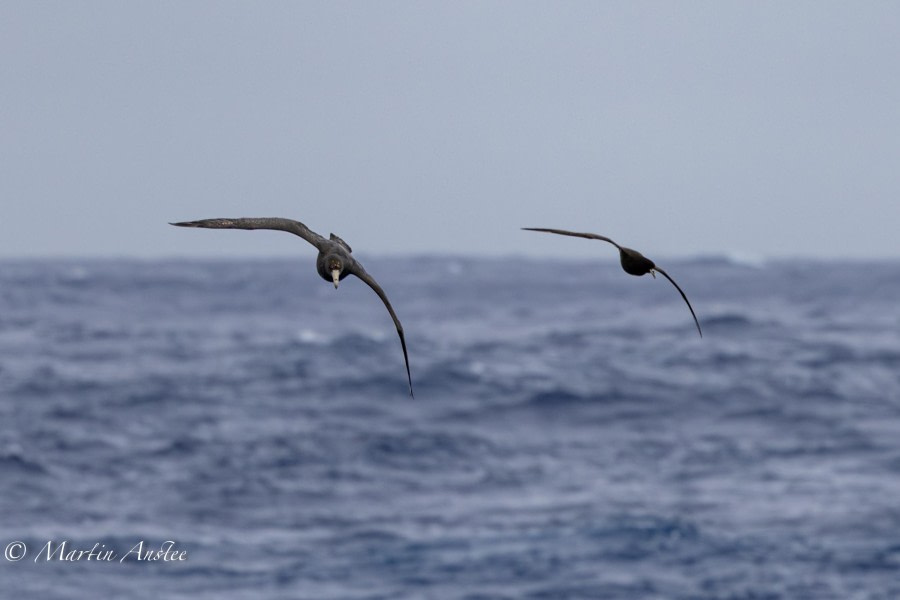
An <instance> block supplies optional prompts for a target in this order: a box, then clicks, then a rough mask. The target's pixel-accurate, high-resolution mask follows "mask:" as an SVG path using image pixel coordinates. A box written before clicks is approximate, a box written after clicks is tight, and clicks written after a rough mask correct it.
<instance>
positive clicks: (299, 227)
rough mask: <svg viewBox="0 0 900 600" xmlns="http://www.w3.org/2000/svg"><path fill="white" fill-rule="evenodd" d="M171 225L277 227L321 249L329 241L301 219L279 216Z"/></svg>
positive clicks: (223, 227)
mask: <svg viewBox="0 0 900 600" xmlns="http://www.w3.org/2000/svg"><path fill="white" fill-rule="evenodd" d="M169 225H175V226H176V227H203V228H206V229H275V230H278V231H287V232H288V233H293V234H294V235H299V236H300V237H302V238H303V239H304V240H306V241H307V242H309V243H310V244H312V245H313V246H315V247H316V248H318V249H319V250H321V249H322V247H323V246H324V245H325V244H326V242H327V240H326V239H325V238H323V237H322V236H321V235H319V234H318V233H316V232H315V231H313V230H311V229H310V228H309V227H307V226H306V225H304V224H303V223H301V222H300V221H294V220H293V219H281V218H278V217H265V218H259V219H204V220H202V221H182V222H181V223H169Z"/></svg>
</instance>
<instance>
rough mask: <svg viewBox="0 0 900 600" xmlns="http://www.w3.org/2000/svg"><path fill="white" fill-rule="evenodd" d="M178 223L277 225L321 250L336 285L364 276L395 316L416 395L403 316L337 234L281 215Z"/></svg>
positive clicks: (321, 262) (319, 264) (325, 272)
mask: <svg viewBox="0 0 900 600" xmlns="http://www.w3.org/2000/svg"><path fill="white" fill-rule="evenodd" d="M170 225H175V226H177V227H203V228H207V229H275V230H278V231H287V232H289V233H293V234H294V235H298V236H300V237H302V238H303V239H304V240H306V241H307V242H309V243H310V244H312V245H313V246H315V247H316V249H317V250H318V251H319V256H318V257H317V258H316V271H318V273H319V276H321V277H322V279H324V280H325V281H329V282H332V283H334V287H335V289H337V287H338V282H340V281H341V280H342V279H344V278H345V277H347V276H348V275H356V276H357V277H359V278H360V279H362V280H363V281H364V282H365V283H366V285H368V286H369V287H370V288H372V290H374V291H375V293H376V294H378V297H379V298H381V301H382V302H384V306H385V308H387V311H388V313H390V315H391V319H393V320H394V325H395V326H396V327H397V334H398V335H399V336H400V346H401V347H402V348H403V360H404V361H405V362H406V378H407V381H408V382H409V395H410V396H412V395H413V388H412V375H411V374H410V371H409V355H408V354H407V352H406V338H405V337H404V335H403V326H402V325H401V324H400V319H398V318H397V314H396V313H395V312H394V308H393V307H392V306H391V303H390V302H389V301H388V298H387V295H386V294H385V293H384V290H382V289H381V286H380V285H378V283H377V282H376V281H375V280H374V279H373V278H372V276H371V275H369V274H368V273H367V272H366V270H365V269H364V268H363V266H362V265H361V264H360V263H359V262H358V261H357V260H356V259H355V258H353V256H351V250H350V246H349V245H348V244H347V242H345V241H344V240H342V239H341V238H339V237H338V236H336V235H334V234H333V233H332V234H331V235H330V236H329V239H325V238H324V237H322V236H321V235H319V234H318V233H316V232H315V231H312V230H311V229H310V228H309V227H307V226H306V225H304V224H303V223H301V222H300V221H294V220H292V219H280V218H260V219H205V220H202V221H184V222H181V223H170Z"/></svg>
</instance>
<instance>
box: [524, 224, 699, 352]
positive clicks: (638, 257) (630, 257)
mask: <svg viewBox="0 0 900 600" xmlns="http://www.w3.org/2000/svg"><path fill="white" fill-rule="evenodd" d="M522 229H524V230H526V231H543V232H546V233H557V234H559V235H571V236H574V237H582V238H587V239H589V240H602V241H604V242H609V243H610V244H612V245H613V246H615V247H616V248H618V249H619V261H620V262H621V263H622V268H623V269H624V270H625V272H626V273H628V274H629V275H636V276H641V275H646V274H647V273H650V274H651V275H653V278H654V279H655V278H656V274H655V273H654V271H656V272H659V273H660V274H662V276H663V277H665V278H666V279H668V280H669V281H670V282H672V285H674V286H675V289H676V290H678V293H679V294H681V297H682V298H684V302H685V304H687V306H688V309H689V310H690V311H691V316H692V317H694V323H696V324H697V333H699V334H700V337H703V332H702V331H701V330H700V321H698V320H697V315H696V314H694V308H693V307H692V306H691V303H690V302H689V301H688V299H687V296H685V294H684V292H683V291H682V290H681V288H680V287H679V286H678V284H677V283H675V280H674V279H672V278H671V277H669V274H668V273H666V272H665V271H663V270H662V269H660V268H659V267H657V266H656V265H655V264H654V263H653V261H652V260H650V259H649V258H647V257H646V256H644V255H643V254H641V253H640V252H638V251H637V250H632V249H631V248H625V247H624V246H620V245H619V244H617V243H615V242H614V241H612V240H611V239H609V238H608V237H605V236H602V235H597V234H596V233H576V232H574V231H566V230H564V229H543V228H540V227H523V228H522Z"/></svg>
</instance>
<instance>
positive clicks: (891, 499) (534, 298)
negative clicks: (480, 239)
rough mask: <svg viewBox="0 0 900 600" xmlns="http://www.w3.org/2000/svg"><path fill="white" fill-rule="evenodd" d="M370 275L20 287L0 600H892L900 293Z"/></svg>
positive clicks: (693, 274) (7, 415)
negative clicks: (383, 295) (394, 316)
mask: <svg viewBox="0 0 900 600" xmlns="http://www.w3.org/2000/svg"><path fill="white" fill-rule="evenodd" d="M360 258H361V260H363V262H364V263H365V264H366V266H367V269H368V270H369V272H370V273H372V274H373V275H374V276H375V277H376V279H378V280H379V282H380V283H381V285H382V286H383V287H384V289H385V291H386V292H387V294H388V296H389V297H390V298H391V300H392V302H393V305H394V308H395V309H396V310H397V313H398V315H399V317H400V319H401V320H402V321H403V324H404V328H405V330H406V335H407V341H408V344H409V350H410V363H411V368H412V377H413V384H414V387H415V394H416V395H415V398H410V397H409V394H408V390H407V383H406V374H405V370H404V366H403V356H402V352H401V349H400V343H399V341H398V338H397V335H396V332H395V330H394V327H393V324H392V322H391V320H390V317H389V316H388V314H387V311H385V309H384V307H383V305H382V304H381V302H380V301H379V299H378V298H377V296H375V294H374V293H372V291H371V290H370V289H368V288H367V287H366V286H365V285H364V284H363V283H362V282H360V281H359V280H357V279H355V278H348V279H346V280H345V281H344V282H343V283H342V284H341V286H340V289H338V290H335V289H334V287H333V286H332V285H330V284H329V283H327V282H325V281H322V280H321V279H319V277H318V276H317V275H316V273H315V269H314V260H313V257H312V256H307V255H306V254H304V255H303V256H298V257H297V258H296V259H295V260H293V259H291V260H289V259H277V260H241V261H230V260H206V261H191V260H165V261H141V260H72V259H67V260H17V261H9V260H7V261H3V262H0V482H2V494H0V547H2V548H4V551H5V556H4V558H2V559H0V596H2V597H3V598H41V599H47V600H52V599H56V598H88V597H96V598H154V599H155V598H175V599H182V598H183V599H187V598H191V599H196V598H210V599H212V598H215V599H219V598H225V599H232V598H233V599H259V598H285V599H288V598H291V599H296V598H302V599H310V600H329V599H335V600H337V599H347V600H350V599H353V600H364V599H365V600H375V599H391V600H394V599H446V600H487V599H509V600H513V599H534V600H537V599H576V598H579V599H580V598H598V599H628V600H634V599H638V600H640V599H667V600H668V599H676V600H688V599H690V600H701V599H702V600H713V599H716V600H719V599H721V600H724V599H733V600H758V599H772V600H775V599H786V600H804V599H810V600H828V599H837V600H848V599H853V600H862V599H872V600H874V599H884V600H894V599H897V598H900V263H897V262H871V263H851V262H814V261H806V262H789V261H783V262H778V261H775V262H758V263H752V262H740V261H734V260H729V259H725V258H716V257H712V258H703V259H695V260H681V261H669V262H663V261H661V264H662V265H663V267H664V268H666V269H667V271H668V272H669V274H670V275H672V276H673V277H674V278H675V280H676V281H678V282H679V284H680V285H681V286H682V288H683V289H684V290H685V292H686V293H687V295H688V297H689V298H690V299H691V302H692V304H693V306H694V308H695V310H696V312H697V315H698V317H699V318H700V322H701V325H702V326H703V332H704V337H703V338H702V339H701V338H700V337H699V336H698V335H697V331H696V329H695V327H694V324H693V321H692V320H691V317H690V313H689V312H688V309H687V307H686V306H685V304H684V302H683V301H682V300H681V298H680V296H679V295H678V293H677V291H676V290H675V288H673V287H672V286H671V285H670V284H669V283H668V282H667V281H665V280H664V279H661V278H660V279H656V280H653V279H651V278H650V277H649V276H646V277H641V278H637V277H631V276H628V275H626V274H625V273H623V272H622V271H621V269H620V267H619V266H618V264H617V263H614V262H603V261H600V260H598V261H583V262H566V261H554V260H531V259H524V258H506V259H477V258H454V257H413V258H406V257H403V258H387V257H383V258H374V259H368V260H366V259H365V257H360ZM17 542H18V544H17ZM167 542H168V544H167ZM63 544H64V545H63ZM136 546H137V550H135V547H136ZM92 548H96V549H97V556H94V557H90V556H88V555H89V552H88V551H89V550H91V549H92ZM73 550H74V551H78V550H81V551H83V552H82V553H81V555H80V559H78V556H79V555H78V553H77V552H72V551H73ZM151 550H153V551H154V552H150V551H151ZM107 551H108V552H109V553H111V554H107V555H105V557H106V558H103V556H104V555H103V554H102V552H107ZM113 555H114V557H113V558H110V557H112V556H113ZM160 555H162V556H160ZM67 556H68V558H69V559H70V560H66V557H67ZM153 557H155V558H157V560H150V558H153ZM123 558H124V560H123ZM174 558H180V559H181V560H174Z"/></svg>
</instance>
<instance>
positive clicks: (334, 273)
mask: <svg viewBox="0 0 900 600" xmlns="http://www.w3.org/2000/svg"><path fill="white" fill-rule="evenodd" d="M331 279H332V280H333V281H334V289H337V286H338V283H340V281H341V272H340V271H339V270H337V269H332V270H331Z"/></svg>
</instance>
